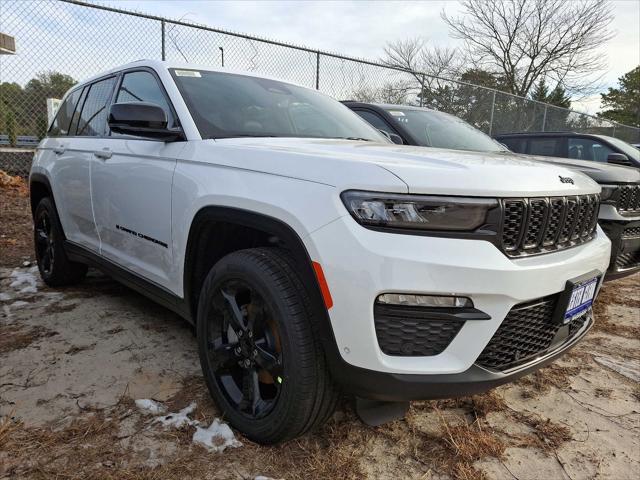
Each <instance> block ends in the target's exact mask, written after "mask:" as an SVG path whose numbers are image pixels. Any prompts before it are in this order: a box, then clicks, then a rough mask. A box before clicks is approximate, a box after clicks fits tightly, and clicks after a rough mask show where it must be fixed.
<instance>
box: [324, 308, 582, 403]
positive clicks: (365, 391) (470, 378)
mask: <svg viewBox="0 0 640 480" xmlns="http://www.w3.org/2000/svg"><path fill="white" fill-rule="evenodd" d="M589 316H590V318H589V321H588V322H587V323H586V324H585V327H584V328H583V329H582V331H580V332H578V333H577V334H576V335H574V336H573V337H571V338H570V339H569V340H568V341H566V342H564V343H562V344H561V345H559V346H557V347H556V348H554V349H552V350H550V351H548V352H545V353H544V354H542V355H541V356H540V357H538V358H536V359H535V360H533V361H531V362H528V363H527V364H525V365H521V366H520V367H518V368H516V369H513V370H509V371H508V372H504V373H503V372H494V371H491V370H488V369H485V368H483V367H481V366H479V365H472V366H471V367H470V368H469V369H467V370H466V371H464V372H462V373H454V374H446V375H416V374H404V375H403V374H395V373H382V372H376V371H374V370H368V369H364V368H358V367H354V366H352V365H349V364H347V363H346V362H339V363H340V364H339V365H334V368H333V370H334V371H335V372H336V373H335V374H334V377H335V380H336V381H337V382H338V383H339V384H340V385H342V386H343V387H344V388H345V389H346V390H347V391H348V392H349V393H351V394H353V395H356V396H358V397H362V398H368V399H372V400H379V401H384V402H406V401H412V400H435V399H440V398H455V397H463V396H468V395H475V394H477V393H482V392H485V391H487V390H489V389H492V388H495V387H497V386H499V385H503V384H505V383H508V382H513V381H514V380H517V379H518V378H520V377H523V376H524V375H527V374H529V373H531V372H533V371H535V370H538V369H539V368H542V367H544V366H545V365H548V364H549V363H551V362H553V361H554V360H555V359H557V358H558V357H560V356H561V355H563V354H564V353H565V352H567V351H568V350H569V349H571V348H572V347H574V346H575V345H576V344H577V343H578V342H579V341H580V340H581V339H582V338H583V337H584V336H585V335H586V333H587V332H588V331H589V329H590V328H591V326H592V325H593V319H592V317H591V313H589Z"/></svg>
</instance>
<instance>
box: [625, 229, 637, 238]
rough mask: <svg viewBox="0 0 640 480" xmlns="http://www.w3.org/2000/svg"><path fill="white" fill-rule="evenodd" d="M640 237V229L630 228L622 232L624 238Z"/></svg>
mask: <svg viewBox="0 0 640 480" xmlns="http://www.w3.org/2000/svg"><path fill="white" fill-rule="evenodd" d="M637 237H640V227H629V228H625V229H624V230H623V231H622V238H637Z"/></svg>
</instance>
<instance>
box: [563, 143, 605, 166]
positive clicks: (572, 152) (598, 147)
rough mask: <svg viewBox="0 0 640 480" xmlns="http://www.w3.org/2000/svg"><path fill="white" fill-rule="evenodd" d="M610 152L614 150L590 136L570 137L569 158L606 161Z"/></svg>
mask: <svg viewBox="0 0 640 480" xmlns="http://www.w3.org/2000/svg"><path fill="white" fill-rule="evenodd" d="M610 153H613V150H611V149H610V148H609V147H607V146H606V145H603V144H602V143H600V142H597V141H595V140H592V139H590V138H569V158H575V159H576V160H595V161H596V162H606V161H607V157H608V156H609V154H610Z"/></svg>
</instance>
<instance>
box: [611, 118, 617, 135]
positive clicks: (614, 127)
mask: <svg viewBox="0 0 640 480" xmlns="http://www.w3.org/2000/svg"><path fill="white" fill-rule="evenodd" d="M611 136H612V137H615V136H616V122H613V132H611Z"/></svg>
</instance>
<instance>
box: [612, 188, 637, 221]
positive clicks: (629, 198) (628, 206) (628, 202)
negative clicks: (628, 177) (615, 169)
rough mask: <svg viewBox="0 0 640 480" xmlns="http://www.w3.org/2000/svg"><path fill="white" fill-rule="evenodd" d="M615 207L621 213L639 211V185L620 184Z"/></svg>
mask: <svg viewBox="0 0 640 480" xmlns="http://www.w3.org/2000/svg"><path fill="white" fill-rule="evenodd" d="M616 208H617V209H618V211H619V212H620V213H622V214H634V213H640V185H621V186H620V189H619V193H618V203H617V205H616Z"/></svg>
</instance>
